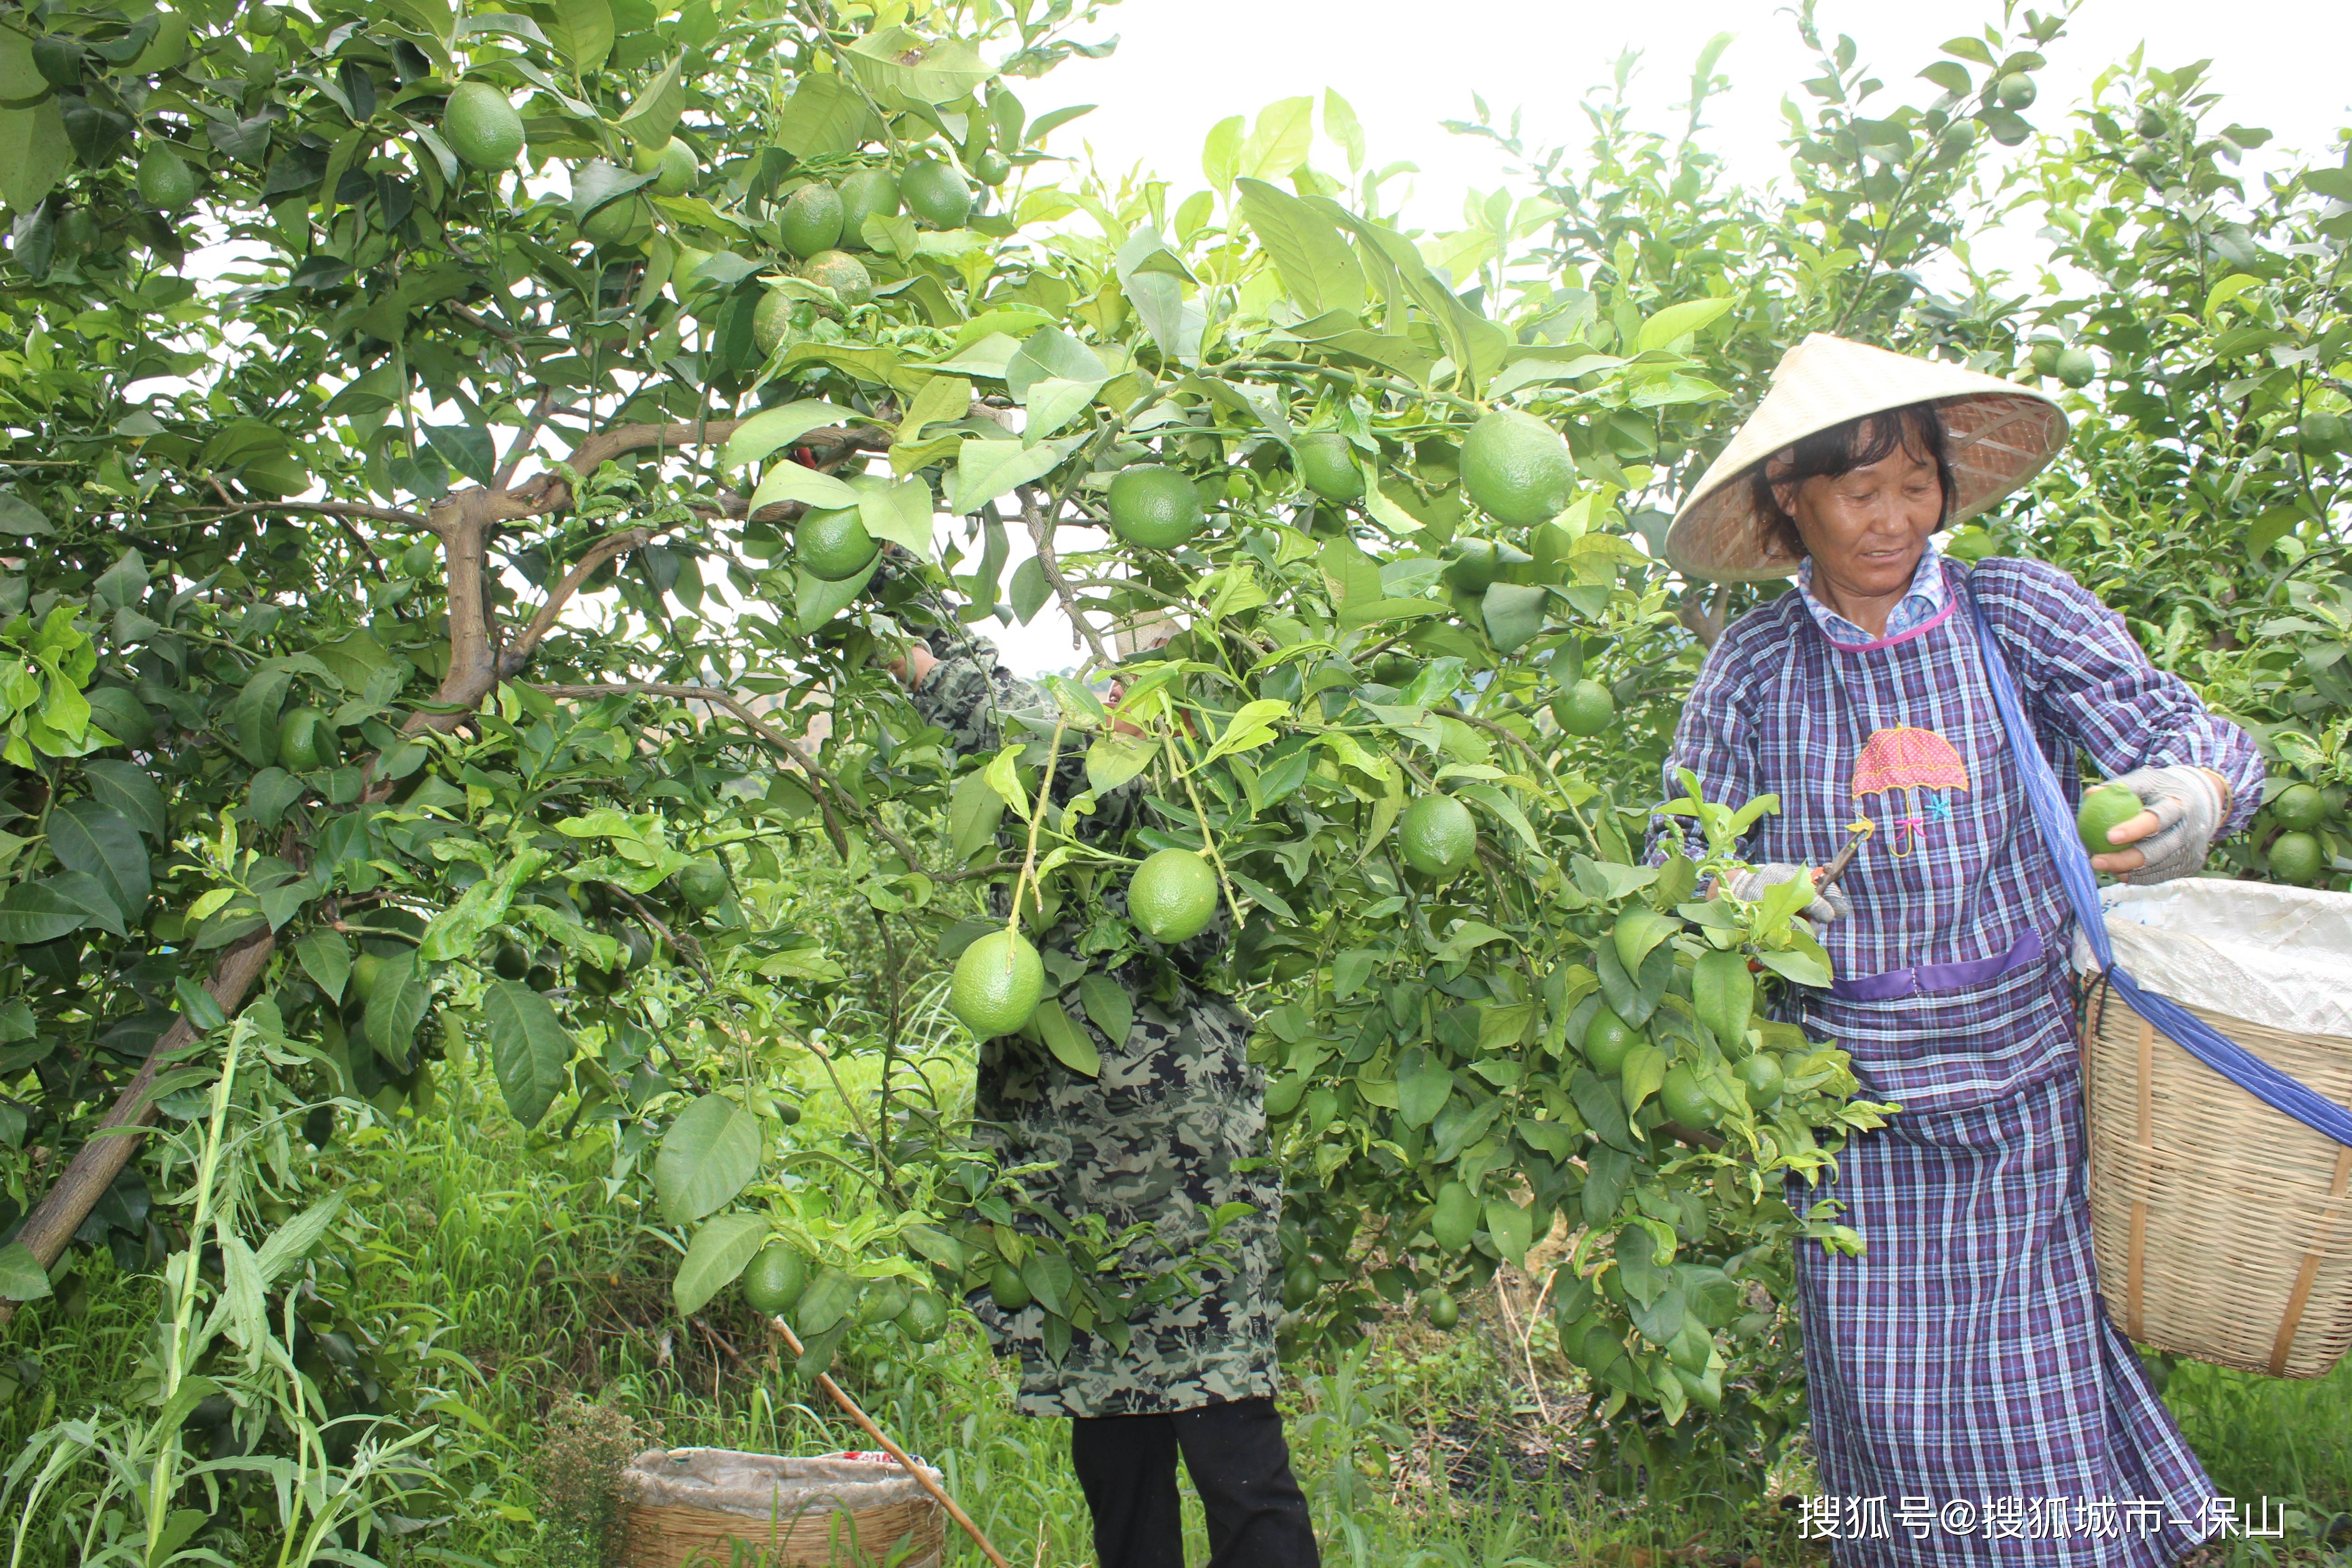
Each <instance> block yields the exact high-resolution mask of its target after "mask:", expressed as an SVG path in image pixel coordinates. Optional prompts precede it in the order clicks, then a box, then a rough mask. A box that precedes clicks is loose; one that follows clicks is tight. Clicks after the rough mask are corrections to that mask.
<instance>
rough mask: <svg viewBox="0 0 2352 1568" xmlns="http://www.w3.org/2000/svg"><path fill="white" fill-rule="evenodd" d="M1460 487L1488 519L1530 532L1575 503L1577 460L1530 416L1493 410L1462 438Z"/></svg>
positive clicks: (1556, 433)
mask: <svg viewBox="0 0 2352 1568" xmlns="http://www.w3.org/2000/svg"><path fill="white" fill-rule="evenodd" d="M1462 488H1463V489H1464V491H1465V493H1467V494H1468V496H1469V497H1470V500H1472V501H1473V502H1474V503H1475V504H1476V506H1477V507H1478V509H1479V510H1482V511H1484V512H1486V514H1487V515H1488V516H1490V517H1493V518H1495V519H1496V521H1501V522H1504V523H1507V524H1509V525H1510V526H1511V527H1513V528H1532V527H1534V526H1535V525H1536V524H1537V523H1539V522H1549V521H1551V520H1552V519H1553V518H1555V517H1557V516H1559V514H1560V513H1561V512H1562V511H1564V510H1567V508H1568V503H1569V502H1570V501H1571V500H1575V499H1576V459H1575V458H1572V457H1570V455H1569V451H1568V443H1567V442H1566V441H1563V440H1561V439H1560V435H1559V431H1557V430H1555V429H1553V428H1552V427H1551V426H1549V425H1547V424H1545V423H1544V422H1543V421H1542V420H1540V419H1538V418H1537V417H1536V416H1534V415H1532V414H1522V413H1520V412H1518V411H1517V409H1509V408H1503V409H1497V410H1496V411H1495V412H1494V413H1492V414H1488V415H1486V416H1484V417H1483V418H1481V419H1480V420H1479V421H1478V423H1476V424H1475V425H1473V426H1471V427H1470V434H1469V435H1467V436H1466V437H1463V441H1462Z"/></svg>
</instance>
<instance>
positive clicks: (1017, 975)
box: [948, 927, 1045, 1040]
mask: <svg viewBox="0 0 2352 1568" xmlns="http://www.w3.org/2000/svg"><path fill="white" fill-rule="evenodd" d="M1044 995H1045V960H1043V959H1041V958H1039V957H1038V956H1037V950H1036V949H1035V948H1034V947H1032V946H1031V945H1030V944H1029V939H1028V938H1027V937H1024V936H1023V935H1021V934H1020V933H1019V932H1017V931H1005V930H1003V928H1002V927H999V928H998V929H997V930H995V931H990V932H989V933H988V934H987V935H986V936H983V937H982V938H980V939H979V940H978V941H977V942H973V943H972V944H971V946H970V947H967V948H965V949H964V950H963V955H962V956H961V957H960V958H958V959H957V960H956V966H955V979H954V980H953V981H952V982H951V983H950V984H949V986H948V1011H950V1012H951V1013H953V1014H954V1015H955V1016H957V1017H958V1018H961V1020H963V1025H964V1027H966V1028H968V1029H970V1030H971V1032H972V1033H973V1034H974V1035H975V1036H977V1037H980V1038H981V1039H983V1040H992V1039H994V1038H995V1037H997V1036H999V1035H1009V1034H1011V1033H1013V1030H1015V1029H1018V1028H1019V1027H1021V1026H1023V1025H1024V1024H1026V1023H1027V1022H1028V1021H1029V1019H1030V1017H1031V1016H1032V1015H1034V1013H1035V1012H1036V1011H1037V1003H1038V1001H1039V999H1040V998H1041V997H1043V996H1044Z"/></svg>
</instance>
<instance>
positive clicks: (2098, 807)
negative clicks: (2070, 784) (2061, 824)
mask: <svg viewBox="0 0 2352 1568" xmlns="http://www.w3.org/2000/svg"><path fill="white" fill-rule="evenodd" d="M2146 809H2147V807H2145V806H2143V805H2140V800H2139V796H2137V795H2134V794H2132V792H2131V791H2129V790H2127V789H2126V788H2125V787H2124V786H2123V785H2121V784H2101V785H2100V786H2099V787H2098V788H2096V789H2095V790H2091V791H2089V792H2087V793H2086V794H2085V795H2084V796H2083V804H2082V805H2080V806H2079V807H2077V808H2076V809H2075V812H2074V831H2075V832H2077V833H2080V834H2081V835H2082V836H2083V847H2084V848H2085V849H2088V850H2089V851H2090V852H2091V853H2092V854H2094V855H2113V854H2116V853H2117V852H2119V851H2121V850H2123V849H2125V848H2127V847H2129V846H2127V845H2121V844H2116V843H2113V842H2111V841H2109V839H2108V837H2107V833H2108V831H2109V830H2110V829H2112V828H2116V827H2121V826H2123V825H2124V824H2125V823H2126V822H2129V821H2130V820H2131V819H2132V818H2133V817H2135V816H2138V815H2139V814H2140V813H2141V812H2142V811H2145V810H2146Z"/></svg>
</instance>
